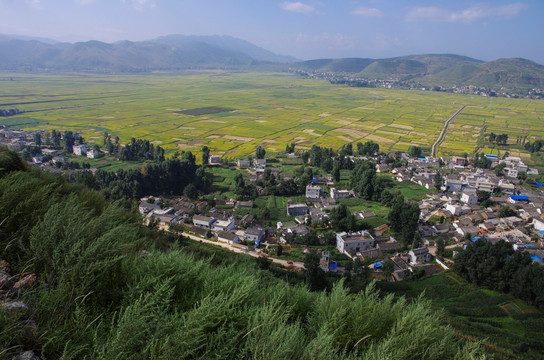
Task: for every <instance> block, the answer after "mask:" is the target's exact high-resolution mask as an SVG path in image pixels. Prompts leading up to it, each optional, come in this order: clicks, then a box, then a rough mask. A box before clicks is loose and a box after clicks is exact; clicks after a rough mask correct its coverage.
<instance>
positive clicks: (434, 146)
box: [431, 105, 467, 157]
mask: <svg viewBox="0 0 544 360" xmlns="http://www.w3.org/2000/svg"><path fill="white" fill-rule="evenodd" d="M466 107H467V106H466V105H463V106H462V107H461V108H460V109H459V110H457V111H456V112H455V113H454V114H453V115H452V116H451V117H450V118H449V119H448V120H447V121H446V122H445V123H444V127H443V128H442V131H441V132H440V135H439V136H438V139H436V141H435V142H434V143H433V146H432V147H431V156H433V157H436V153H437V150H438V146H439V145H440V143H441V142H442V141H443V140H444V136H445V135H446V131H447V130H448V126H449V125H450V123H451V122H452V121H453V119H455V117H456V116H457V115H459V114H460V113H461V111H463V110H464V109H465V108H466Z"/></svg>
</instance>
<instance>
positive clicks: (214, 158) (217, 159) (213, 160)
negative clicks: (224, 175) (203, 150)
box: [208, 155, 221, 165]
mask: <svg viewBox="0 0 544 360" xmlns="http://www.w3.org/2000/svg"><path fill="white" fill-rule="evenodd" d="M208 164H210V165H221V156H220V155H210V157H209V158H208Z"/></svg>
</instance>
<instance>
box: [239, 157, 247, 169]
mask: <svg viewBox="0 0 544 360" xmlns="http://www.w3.org/2000/svg"><path fill="white" fill-rule="evenodd" d="M237 165H238V167H239V168H248V167H249V166H250V163H249V160H248V159H238V162H237Z"/></svg>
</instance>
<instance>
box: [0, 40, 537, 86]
mask: <svg viewBox="0 0 544 360" xmlns="http://www.w3.org/2000/svg"><path fill="white" fill-rule="evenodd" d="M0 54H2V56H0V70H3V71H88V72H106V73H108V72H116V73H131V72H148V71H161V70H163V71H175V70H183V69H195V68H196V69H213V68H222V69H256V70H257V69H271V70H287V69H295V70H302V71H308V72H316V73H317V72H319V73H344V74H346V73H347V74H353V76H355V77H360V78H365V79H377V80H395V81H414V82H418V83H421V84H424V85H428V86H442V87H451V86H452V85H456V86H460V85H475V86H480V87H489V88H500V87H503V86H504V87H510V88H525V89H527V88H542V87H544V66H542V65H540V64H537V63H535V62H532V61H530V60H526V59H521V58H510V59H499V60H495V61H489V62H483V61H481V60H477V59H473V58H469V57H465V56H459V55H451V54H428V55H409V56H402V57H397V58H389V59H369V58H349V59H318V60H309V61H302V62H301V61H297V60H296V59H295V58H293V57H290V56H283V55H277V54H274V53H272V52H270V51H268V50H265V49H263V48H260V47H258V46H256V45H253V44H251V43H249V42H247V41H245V40H241V39H237V38H233V37H230V36H185V35H167V36H161V37H158V38H156V39H151V40H147V41H138V42H131V41H120V42H116V43H111V44H109V43H104V42H99V41H88V42H79V43H61V42H56V41H55V40H51V39H44V38H30V37H24V36H13V35H0Z"/></svg>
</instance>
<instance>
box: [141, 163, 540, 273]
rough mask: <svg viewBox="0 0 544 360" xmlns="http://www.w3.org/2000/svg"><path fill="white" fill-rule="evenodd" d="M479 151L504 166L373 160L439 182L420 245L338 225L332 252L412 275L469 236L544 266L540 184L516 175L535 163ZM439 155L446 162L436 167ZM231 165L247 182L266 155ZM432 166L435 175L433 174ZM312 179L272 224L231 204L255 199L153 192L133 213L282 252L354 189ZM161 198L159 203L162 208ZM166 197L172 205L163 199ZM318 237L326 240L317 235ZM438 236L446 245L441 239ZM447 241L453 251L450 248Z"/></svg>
mask: <svg viewBox="0 0 544 360" xmlns="http://www.w3.org/2000/svg"><path fill="white" fill-rule="evenodd" d="M291 156H294V154H292V155H291ZM484 156H485V157H486V158H487V159H489V160H490V161H491V162H492V164H493V168H496V167H497V166H499V168H501V169H502V170H501V172H500V173H499V175H497V173H498V172H495V171H494V170H493V168H491V169H479V168H473V167H472V166H466V165H467V163H466V162H467V159H465V158H463V157H457V156H454V157H451V158H448V157H442V158H441V159H440V160H439V159H434V158H431V157H418V158H415V157H410V156H408V155H407V154H403V158H404V159H405V160H406V164H407V165H406V166H402V167H398V168H391V167H390V166H388V165H387V164H377V165H376V170H377V171H378V172H380V173H382V174H383V173H385V174H388V175H390V176H392V177H393V178H394V179H395V181H397V182H413V183H416V184H418V185H420V186H422V187H424V188H426V189H433V188H437V189H439V190H440V191H439V192H438V193H433V194H428V195H427V196H426V197H425V198H424V199H423V200H421V201H419V203H418V206H419V209H420V220H419V224H418V229H417V238H418V239H420V242H419V244H418V247H417V248H413V249H407V247H406V246H405V244H403V243H401V242H399V241H397V240H395V237H394V234H392V233H391V231H390V226H389V225H388V224H384V225H381V226H378V227H376V228H373V229H371V230H359V231H348V232H345V231H344V232H336V233H335V234H334V235H335V238H334V244H335V249H334V251H335V252H337V253H339V254H341V255H343V256H344V257H345V258H348V259H350V260H355V259H359V260H360V261H361V262H362V263H363V264H368V266H369V267H370V268H371V269H373V270H374V271H377V272H380V271H382V270H383V268H384V267H389V268H390V269H391V270H389V272H390V275H391V276H392V278H393V279H394V280H402V279H404V278H411V277H412V276H413V274H415V273H421V272H422V271H424V274H426V275H431V274H433V273H436V272H437V271H441V270H442V269H449V267H448V264H451V263H452V262H453V257H454V256H455V254H456V251H459V250H461V249H463V248H464V247H466V246H467V244H468V242H475V241H489V242H491V243H496V242H498V241H499V240H501V239H502V240H505V241H507V242H510V243H512V244H513V247H514V249H515V250H518V251H527V252H529V254H530V255H531V259H532V260H533V261H534V262H536V263H538V264H540V265H544V260H543V259H544V251H543V250H542V244H543V239H544V219H543V217H542V206H543V203H544V193H543V192H542V186H543V185H542V184H541V183H536V182H535V183H531V184H529V188H528V187H527V186H521V182H520V180H519V179H518V177H519V174H520V173H521V174H528V175H538V171H537V170H535V169H529V168H528V167H527V166H526V165H525V164H524V163H523V162H522V161H521V159H519V158H516V157H505V158H504V159H499V158H498V157H497V156H496V155H484ZM354 160H357V159H354ZM439 161H440V162H441V163H442V164H443V167H439ZM209 164H211V165H212V166H222V165H221V157H220V156H217V155H212V156H210V159H209ZM237 165H238V168H239V169H241V170H246V171H247V172H246V177H247V179H248V181H249V182H255V181H256V180H257V179H259V178H260V177H262V174H263V173H264V171H265V169H266V160H263V159H255V160H254V161H253V165H252V166H250V164H249V161H248V160H246V159H240V160H238V161H237ZM279 171H280V170H279V169H277V168H276V169H273V170H272V172H273V173H274V174H276V175H278V173H279ZM437 173H438V174H440V175H439V176H438V177H437ZM437 179H440V181H441V182H440V184H438V185H437V184H436V183H435V181H436V180H437ZM312 180H313V181H312V183H311V184H308V185H307V186H306V189H305V190H306V191H305V201H301V202H293V201H290V200H288V201H287V206H286V208H285V211H286V215H287V216H289V217H290V221H287V222H282V221H278V222H277V223H276V226H275V227H270V226H268V227H267V226H264V223H263V221H260V220H259V219H257V218H256V217H254V216H252V215H251V214H246V215H244V216H236V215H234V214H235V213H236V210H240V209H252V208H254V203H253V201H251V200H247V201H244V200H238V201H236V200H234V199H228V200H220V199H215V203H216V205H220V206H222V207H223V208H224V207H227V208H228V207H229V206H230V207H231V208H232V211H225V210H223V211H221V210H218V209H217V208H211V209H210V208H209V206H208V203H207V202H205V201H202V202H200V203H197V204H194V203H192V202H190V201H189V200H188V199H179V200H175V201H168V200H167V199H160V200H159V199H158V198H151V201H150V198H144V199H142V202H141V203H140V206H139V211H140V213H141V214H142V215H144V216H146V219H147V220H146V222H147V223H149V222H150V221H153V219H154V221H157V222H158V225H159V226H160V227H162V228H163V229H167V228H170V227H171V226H172V225H174V226H175V225H180V224H188V225H190V226H191V227H190V230H188V231H189V232H190V233H193V234H196V235H199V236H202V237H205V238H213V239H215V240H216V241H218V242H222V243H226V244H229V245H231V246H232V247H239V248H243V249H244V250H246V251H248V252H250V251H251V252H256V253H257V254H260V255H261V256H266V257H269V256H272V257H273V256H274V255H275V254H277V253H278V250H277V248H278V247H279V246H286V245H288V244H293V243H295V242H296V241H295V242H294V241H293V240H294V239H295V238H296V237H301V236H306V235H308V234H310V233H311V232H312V231H313V228H312V225H314V224H323V222H325V223H326V222H327V220H328V216H329V215H328V214H329V211H330V210H331V209H334V208H336V207H337V206H338V201H341V200H342V199H349V198H355V197H357V194H356V193H355V192H354V191H353V190H348V189H336V188H335V187H334V182H333V181H332V177H331V176H330V175H326V176H321V177H319V176H317V177H315V178H313V179H312ZM325 189H328V190H329V191H328V192H326V191H325ZM159 202H163V203H162V206H160V205H159ZM164 203H168V205H167V206H166V207H165V206H164ZM483 205H485V206H483ZM353 215H354V216H355V218H356V219H357V220H364V219H369V218H372V217H375V216H376V214H374V213H373V212H372V211H360V212H356V213H354V214H353ZM320 242H321V244H322V245H324V244H325V240H324V239H323V238H322V237H321V239H320ZM440 243H441V244H442V245H441V246H440V245H438V246H437V244H440ZM294 246H297V245H294ZM302 247H303V248H304V250H303V251H304V252H305V253H309V252H312V251H315V252H318V254H319V255H320V256H321V262H320V265H321V268H322V270H324V271H326V272H328V271H331V272H336V271H343V270H344V267H341V266H339V265H338V264H337V262H335V261H333V260H331V252H330V250H322V249H315V248H316V247H315V246H314V247H307V246H304V245H302ZM318 247H319V246H318ZM408 247H409V246H408ZM440 247H442V249H440ZM311 248H313V249H311ZM270 249H275V250H273V251H272V250H270ZM448 249H450V250H451V249H455V250H454V251H449V252H448V251H447V250H448ZM269 250H270V251H269ZM403 250H404V251H403ZM445 250H446V251H445ZM269 254H270V255H269ZM448 254H449V255H448ZM344 264H345V262H344ZM387 265H389V266H387ZM388 275H389V274H388Z"/></svg>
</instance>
